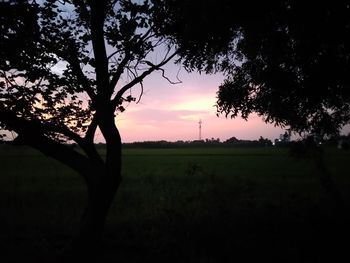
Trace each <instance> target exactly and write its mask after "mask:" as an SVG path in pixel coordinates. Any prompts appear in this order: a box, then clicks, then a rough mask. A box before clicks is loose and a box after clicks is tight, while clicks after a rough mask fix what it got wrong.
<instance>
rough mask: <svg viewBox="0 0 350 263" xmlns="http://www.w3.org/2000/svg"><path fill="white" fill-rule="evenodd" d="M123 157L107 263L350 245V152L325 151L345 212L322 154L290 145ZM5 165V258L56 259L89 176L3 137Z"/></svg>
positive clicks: (333, 251) (299, 252)
mask: <svg viewBox="0 0 350 263" xmlns="http://www.w3.org/2000/svg"><path fill="white" fill-rule="evenodd" d="M123 158H124V167H123V174H124V180H123V183H122V185H121V188H120V190H119V192H118V194H117V197H116V201H115V203H114V205H113V207H112V210H111V213H110V216H109V218H108V223H107V227H106V228H107V229H106V234H105V241H104V254H103V255H102V256H101V259H100V261H99V262H251V261H253V260H254V261H257V260H259V261H265V260H269V261H270V262H339V261H337V260H336V258H337V257H338V256H340V255H342V254H343V252H345V250H346V249H348V247H349V244H347V243H346V242H343V241H341V237H342V236H343V237H345V238H346V240H348V239H349V234H348V233H349V229H348V222H349V221H348V220H349V217H348V213H346V211H348V210H349V203H350V191H349V190H350V166H349V163H350V151H340V150H337V149H327V151H326V163H327V167H328V169H329V170H330V172H331V173H332V175H333V176H334V179H335V181H336V183H337V185H338V187H339V189H340V190H341V192H342V193H343V195H344V197H345V200H346V204H347V207H346V211H345V214H344V213H343V212H344V211H337V210H335V208H334V205H333V200H332V199H331V198H330V197H329V196H328V195H327V193H326V192H325V191H324V190H323V189H322V188H321V187H320V182H319V177H318V174H317V171H316V169H315V167H314V164H313V162H312V161H311V160H310V159H303V160H297V159H293V158H290V157H288V154H287V149H283V148H282V149H281V148H279V149H278V148H249V149H246V148H239V149H234V148H217V149H216V148H208V149H126V150H124V154H123ZM0 174H1V175H0V252H1V253H0V262H23V261H26V262H49V261H47V260H46V259H47V258H49V257H50V256H52V255H53V254H55V253H58V252H59V251H60V250H61V249H62V248H63V247H64V245H65V244H66V242H67V241H68V240H69V239H70V237H71V236H72V235H73V234H74V231H75V230H76V228H77V226H78V224H79V217H80V214H81V212H82V209H83V207H84V203H85V198H86V192H85V186H84V181H83V180H82V179H81V178H80V177H79V176H78V175H76V174H74V173H73V172H72V171H70V170H69V169H68V168H66V167H64V166H62V165H61V164H60V163H58V162H56V161H54V160H51V159H47V158H46V157H45V156H43V155H41V154H40V153H38V152H36V151H34V150H31V149H29V148H25V147H13V146H4V145H0ZM227 257H228V258H229V260H228V261H227V260H226V258H227ZM40 258H41V261H40ZM344 262H345V261H344Z"/></svg>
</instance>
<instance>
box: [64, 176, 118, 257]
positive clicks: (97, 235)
mask: <svg viewBox="0 0 350 263" xmlns="http://www.w3.org/2000/svg"><path fill="white" fill-rule="evenodd" d="M113 173H114V174H113V177H114V178H111V176H110V174H108V173H107V174H106V173H105V174H103V175H101V174H98V175H97V176H96V175H95V178H96V180H95V181H94V182H90V183H88V187H87V188H88V199H87V206H86V208H85V210H84V212H83V215H82V219H81V224H80V230H79V232H78V234H77V236H76V237H75V238H74V239H73V241H72V244H71V245H70V246H69V249H68V250H67V251H66V252H65V253H64V260H66V261H68V262H77V260H78V261H79V262H80V261H82V260H83V261H84V260H86V261H87V262H93V261H95V260H96V257H97V256H98V255H99V254H100V242H101V239H102V235H103V231H104V227H105V223H106V219H107V215H108V212H109V210H110V207H111V205H112V203H113V199H114V197H115V195H116V192H117V190H118V188H119V185H120V178H121V177H120V170H119V171H113Z"/></svg>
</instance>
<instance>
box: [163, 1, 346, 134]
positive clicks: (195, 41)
mask: <svg viewBox="0 0 350 263" xmlns="http://www.w3.org/2000/svg"><path fill="white" fill-rule="evenodd" d="M163 2H164V3H165V4H164V6H162V8H161V10H160V11H159V12H160V13H162V12H163V16H164V18H163V19H162V22H163V24H162V27H161V29H162V30H163V31H162V32H164V34H168V35H170V36H171V37H172V38H173V40H174V41H176V42H177V43H178V44H179V46H180V54H181V57H182V60H183V62H184V63H185V65H186V66H187V68H188V69H190V70H200V71H205V72H209V73H211V72H218V71H221V72H223V73H224V74H225V76H226V80H225V81H224V82H223V83H222V84H221V85H220V87H219V91H218V101H217V107H218V112H219V113H224V114H226V116H230V117H236V116H239V115H240V116H241V117H243V118H245V119H247V118H248V116H249V115H250V114H251V113H253V112H255V113H258V114H259V115H261V116H264V117H265V120H266V122H270V123H275V124H277V125H280V126H282V127H284V126H289V127H290V128H291V129H292V130H293V131H297V132H300V133H302V132H307V133H315V134H318V135H320V136H322V135H325V134H333V133H336V132H337V131H338V130H339V129H340V128H341V127H342V126H343V125H344V124H346V123H347V122H348V121H349V116H350V105H349V102H350V75H349V70H350V56H349V55H350V43H349V39H350V38H349V37H346V36H348V35H349V33H350V6H349V4H348V3H346V2H343V1H339V2H334V3H319V2H315V1H308V3H294V2H292V1H287V0H279V1H269V2H268V3H266V2H263V3H260V2H259V3H258V2H256V1H244V3H241V2H240V3H236V2H233V1H226V0H221V1H212V0H205V1H203V2H202V1H182V4H179V3H178V2H177V1H175V0H165V1H163ZM199 2H200V3H199ZM242 2H243V1H242ZM252 7H254V8H252ZM198 36H199V37H198Z"/></svg>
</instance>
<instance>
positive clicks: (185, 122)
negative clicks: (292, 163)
mask: <svg viewBox="0 0 350 263" xmlns="http://www.w3.org/2000/svg"><path fill="white" fill-rule="evenodd" d="M221 81H222V77H218V76H215V75H199V74H187V75H185V77H184V78H183V83H182V84H178V85H171V84H169V83H167V82H166V81H165V80H164V79H162V78H153V79H149V80H148V82H146V81H145V84H144V87H145V93H144V96H143V98H142V99H141V102H140V103H139V104H130V105H129V106H128V107H127V109H126V111H125V112H123V113H121V114H119V115H118V116H117V117H116V124H117V127H118V128H119V130H120V133H121V136H122V141H123V142H134V141H158V140H167V141H177V140H183V141H192V140H197V139H198V138H199V127H198V121H199V120H200V119H201V120H202V122H203V123H202V138H203V139H206V138H219V139H220V140H221V141H224V140H226V139H228V138H230V137H232V136H235V137H237V138H238V139H249V140H254V139H258V138H259V137H260V136H263V137H265V138H269V139H275V138H278V137H279V134H281V133H283V130H282V129H280V128H276V127H274V126H273V125H267V124H266V123H264V122H263V120H262V118H260V117H258V116H256V115H252V116H251V117H250V118H249V120H248V121H245V120H243V119H241V118H236V119H229V118H225V116H219V117H217V116H216V107H215V102H216V92H217V89H218V86H219V85H220V83H221ZM133 92H135V93H136V94H137V90H134V91H133ZM101 137H102V136H101V135H100V134H98V135H97V138H96V141H103V140H102V138H101Z"/></svg>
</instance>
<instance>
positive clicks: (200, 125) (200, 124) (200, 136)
mask: <svg viewBox="0 0 350 263" xmlns="http://www.w3.org/2000/svg"><path fill="white" fill-rule="evenodd" d="M198 124H199V140H202V120H201V119H199V122H198Z"/></svg>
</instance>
